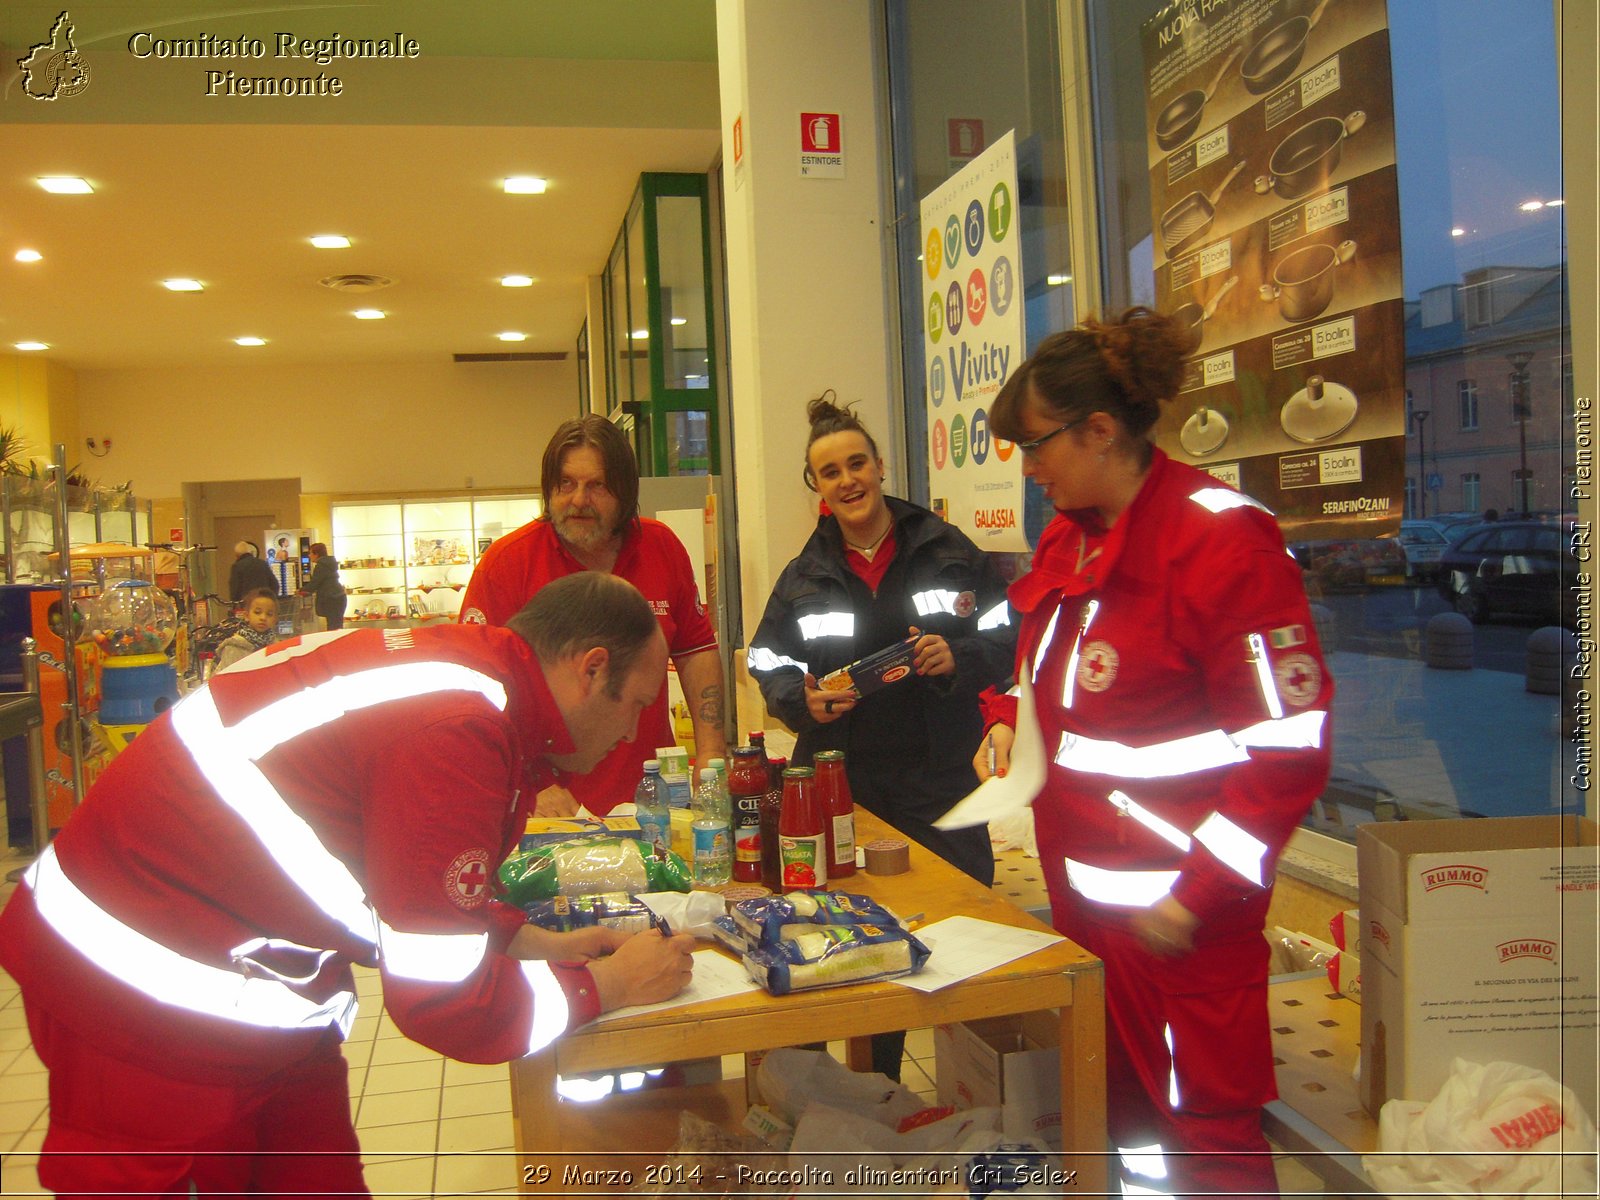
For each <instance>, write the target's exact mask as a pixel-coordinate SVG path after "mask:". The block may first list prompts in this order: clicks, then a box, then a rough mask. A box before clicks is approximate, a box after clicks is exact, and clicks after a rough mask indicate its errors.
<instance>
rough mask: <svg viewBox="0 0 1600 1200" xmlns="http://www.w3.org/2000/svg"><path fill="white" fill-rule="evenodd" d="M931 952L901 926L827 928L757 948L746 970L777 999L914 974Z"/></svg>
mask: <svg viewBox="0 0 1600 1200" xmlns="http://www.w3.org/2000/svg"><path fill="white" fill-rule="evenodd" d="M928 953H929V952H928V948H927V947H926V946H924V945H923V944H922V943H921V942H920V941H918V940H917V939H916V938H914V937H912V936H911V935H910V934H909V933H907V932H906V931H905V930H903V929H900V928H897V927H895V926H889V927H887V928H885V927H883V926H878V925H821V926H817V927H815V928H813V929H812V930H810V931H809V932H807V933H802V934H800V935H799V936H798V937H794V938H788V939H785V940H783V941H780V942H776V943H774V944H773V945H770V946H762V947H759V948H757V949H754V950H751V951H749V952H748V953H746V954H745V956H744V969H745V971H746V972H747V973H748V974H749V975H750V978H752V979H754V980H755V981H756V982H757V983H759V984H760V985H761V986H762V987H764V988H766V989H767V991H768V992H770V993H772V995H774V996H784V995H787V994H788V993H790V992H800V991H806V990H809V989H811V988H821V987H834V986H836V985H838V984H843V983H861V982H864V981H867V980H877V979H893V978H895V977H896V976H898V975H911V974H914V973H915V972H917V971H920V970H921V969H922V964H923V963H925V962H927V961H928Z"/></svg>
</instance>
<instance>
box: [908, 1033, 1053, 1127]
mask: <svg viewBox="0 0 1600 1200" xmlns="http://www.w3.org/2000/svg"><path fill="white" fill-rule="evenodd" d="M1060 1046H1061V1030H1060V1027H1059V1026H1058V1025H1057V1023H1056V1017H1055V1016H1054V1014H1052V1013H1048V1012H1044V1013H1027V1014H1024V1015H1023V1016H1020V1017H991V1018H988V1019H985V1020H981V1021H968V1022H966V1023H965V1024H956V1025H940V1026H937V1027H936V1028H935V1029H934V1031H933V1049H934V1085H935V1087H936V1088H937V1090H938V1094H939V1103H940V1104H950V1105H954V1106H955V1107H956V1108H984V1107H987V1106H990V1105H993V1106H996V1107H998V1108H999V1109H1000V1110H1001V1122H1002V1128H1001V1132H1003V1133H1004V1134H1005V1135H1006V1136H1007V1137H1008V1138H1020V1137H1028V1138H1034V1139H1036V1140H1038V1141H1040V1142H1042V1143H1044V1145H1045V1146H1047V1147H1049V1148H1050V1149H1051V1150H1060V1149H1061V1049H1060Z"/></svg>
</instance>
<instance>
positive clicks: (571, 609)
mask: <svg viewBox="0 0 1600 1200" xmlns="http://www.w3.org/2000/svg"><path fill="white" fill-rule="evenodd" d="M506 628H507V629H509V630H511V631H512V632H513V633H515V634H516V635H517V636H518V637H520V638H522V640H523V641H525V642H527V643H528V645H530V646H532V647H533V652H534V653H535V654H536V655H538V656H539V661H540V662H545V663H553V662H559V661H560V660H561V659H564V658H566V657H568V656H569V655H573V654H585V653H587V652H588V651H590V650H593V649H594V648H596V647H604V648H605V651H606V653H607V654H608V655H609V656H610V660H609V666H608V669H607V674H606V695H608V696H610V697H611V698H612V699H613V700H614V699H616V698H617V696H619V695H621V694H622V681H623V680H624V679H626V678H627V676H628V673H629V672H630V671H631V670H632V669H633V664H634V662H635V661H636V660H637V659H638V657H639V655H640V654H641V653H643V651H644V648H645V647H646V646H647V645H648V644H649V643H650V640H651V638H652V637H654V636H655V634H656V632H657V630H659V629H660V628H661V626H660V625H659V624H658V623H657V621H656V615H655V613H654V612H652V611H651V609H650V602H649V601H648V600H646V599H645V598H644V596H643V595H641V594H640V592H639V589H638V588H636V587H634V586H633V584H631V583H629V582H628V581H627V580H626V579H622V578H620V577H618V576H616V575H610V574H607V573H606V572H604V571H575V572H574V573H573V574H571V575H563V576H562V577H561V578H560V579H557V580H555V581H553V582H551V583H547V584H545V585H544V586H543V587H542V588H540V589H539V590H538V591H537V592H535V593H534V594H533V599H532V600H529V601H528V602H527V603H526V604H524V605H523V606H522V607H521V608H520V609H519V610H518V611H517V612H515V613H513V614H512V616H511V619H510V620H508V621H507V622H506Z"/></svg>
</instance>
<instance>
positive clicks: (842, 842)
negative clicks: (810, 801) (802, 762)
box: [817, 750, 856, 880]
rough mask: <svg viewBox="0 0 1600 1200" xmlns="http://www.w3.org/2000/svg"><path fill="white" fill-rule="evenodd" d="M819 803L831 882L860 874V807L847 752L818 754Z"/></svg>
mask: <svg viewBox="0 0 1600 1200" xmlns="http://www.w3.org/2000/svg"><path fill="white" fill-rule="evenodd" d="M817 802H818V804H820V805H821V807H822V816H823V820H824V821H825V822H826V825H827V834H828V878H829V879H830V880H834V879H843V878H844V877H845V876H847V875H854V874H855V873H856V804H855V798H854V797H853V796H851V794H850V777H849V776H848V775H847V774H845V769H844V751H843V750H819V751H818V752H817Z"/></svg>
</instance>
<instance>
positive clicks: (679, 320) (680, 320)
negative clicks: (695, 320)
mask: <svg viewBox="0 0 1600 1200" xmlns="http://www.w3.org/2000/svg"><path fill="white" fill-rule="evenodd" d="M672 323H673V324H674V325H687V324H688V323H689V318H688V317H673V318H672Z"/></svg>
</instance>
